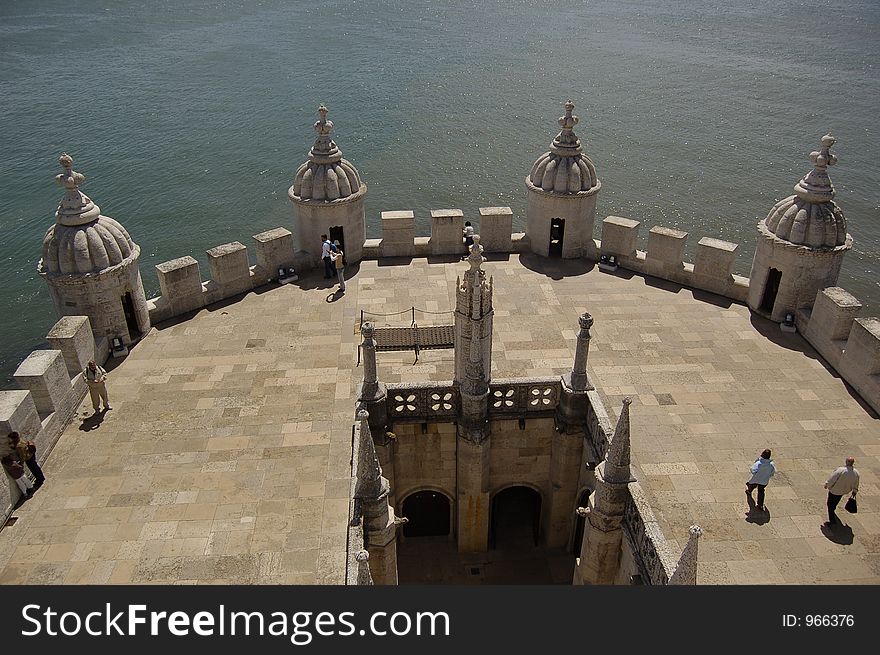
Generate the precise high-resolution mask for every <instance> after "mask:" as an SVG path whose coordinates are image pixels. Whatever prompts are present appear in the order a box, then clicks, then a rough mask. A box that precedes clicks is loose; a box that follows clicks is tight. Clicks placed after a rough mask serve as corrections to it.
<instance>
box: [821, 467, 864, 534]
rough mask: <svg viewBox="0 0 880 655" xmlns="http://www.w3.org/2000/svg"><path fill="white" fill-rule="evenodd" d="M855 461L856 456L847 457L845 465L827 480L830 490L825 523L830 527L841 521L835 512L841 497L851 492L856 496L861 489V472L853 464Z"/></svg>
mask: <svg viewBox="0 0 880 655" xmlns="http://www.w3.org/2000/svg"><path fill="white" fill-rule="evenodd" d="M855 463H856V460H855V457H847V458H846V463H845V465H844V466H841V467H840V468H838V469H835V470H834V472H833V473H832V474H831V477H829V478H828V479H827V480H826V481H825V488H826V489H827V490H828V521H826V523H825V525H827V526H829V527H831V526H832V525H835V524H837V523H840V519H839V518H837V514H835V513H834V510H836V509H837V505H838V504H839V503H840V499H841V498H843V497H844V496H845V495H846V494H851V495H852V497H853V498H855V497H856V494H857V493H858V491H859V472H858V470H856V468H855V466H853V465H854V464H855Z"/></svg>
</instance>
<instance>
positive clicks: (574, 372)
mask: <svg viewBox="0 0 880 655" xmlns="http://www.w3.org/2000/svg"><path fill="white" fill-rule="evenodd" d="M578 325H579V326H580V328H581V329H580V331H579V332H578V335H577V343H576V345H575V351H574V364H572V367H571V372H570V373H568V374H567V375H564V376H562V380H563V383H564V384H565V385H566V386H567V387H569V388H570V389H571V390H573V391H586V390H588V389H589V390H592V389H593V388H594V387H593V385H591V384H590V379H589V377H588V376H587V356H588V354H589V348H590V328H591V327H592V326H593V317H592V316H590V315H589V314H588V313H587V312H584V313H583V314H581V315H580V316H578Z"/></svg>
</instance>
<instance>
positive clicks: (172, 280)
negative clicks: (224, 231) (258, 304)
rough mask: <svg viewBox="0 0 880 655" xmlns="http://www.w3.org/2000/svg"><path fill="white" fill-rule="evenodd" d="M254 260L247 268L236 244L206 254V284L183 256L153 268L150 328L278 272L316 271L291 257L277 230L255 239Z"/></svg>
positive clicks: (288, 238)
mask: <svg viewBox="0 0 880 655" xmlns="http://www.w3.org/2000/svg"><path fill="white" fill-rule="evenodd" d="M253 239H254V256H255V259H256V263H255V264H254V265H251V264H250V261H249V259H248V251H247V248H246V247H245V246H244V244H242V243H239V242H238V241H233V242H232V243H226V244H223V245H220V246H217V247H215V248H211V249H210V250H208V251H207V253H206V254H207V256H208V265H209V267H210V269H211V279H209V280H207V281H204V282H203V281H202V276H201V272H200V270H199V263H198V262H197V261H196V260H195V259H194V258H193V257H190V256H189V255H185V256H183V257H178V258H177V259H172V260H170V261H167V262H163V263H161V264H158V265H157V266H156V274H157V275H158V277H159V287H160V289H161V295H160V296H157V297H156V298H152V299H150V300H148V301H147V307H148V308H149V311H150V321H151V322H152V323H153V324H154V325H155V324H157V323H160V322H161V321H165V320H168V319H170V318H173V317H175V316H180V315H181V314H186V313H187V312H191V311H195V310H198V309H201V308H202V307H206V306H207V305H210V304H212V303H215V302H218V301H220V300H224V299H226V298H231V297H234V296H238V295H241V294H243V293H247V292H248V291H250V290H251V289H254V288H256V287H259V286H262V285H264V284H267V283H269V282H271V281H273V280H277V279H279V268H284V269H285V270H287V269H290V268H294V269H295V270H297V271H302V270H307V269H310V268H314V267H316V266H317V265H318V264H319V263H320V260H319V261H318V262H314V261H312V259H313V258H312V257H311V256H308V255H306V254H305V253H295V252H294V249H293V234H292V233H291V232H290V230H287V229H285V228H282V227H279V228H275V229H274V230H269V231H267V232H262V233H260V234H256V235H254V237H253Z"/></svg>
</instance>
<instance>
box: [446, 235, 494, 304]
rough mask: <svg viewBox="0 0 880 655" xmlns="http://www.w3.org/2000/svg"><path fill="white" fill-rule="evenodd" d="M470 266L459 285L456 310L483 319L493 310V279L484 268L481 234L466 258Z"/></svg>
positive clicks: (476, 237)
mask: <svg viewBox="0 0 880 655" xmlns="http://www.w3.org/2000/svg"><path fill="white" fill-rule="evenodd" d="M466 261H467V263H468V264H469V265H470V268H469V269H468V270H467V271H465V274H464V280H461V281H460V282H459V283H458V284H457V285H456V288H457V293H456V307H455V310H456V311H457V312H460V313H461V314H464V315H465V316H467V317H468V318H471V319H477V320H478V319H481V318H483V317H484V316H486V315H487V314H488V313H490V312H491V311H492V280H491V278H489V279H488V280H487V279H486V271H484V270H483V262H485V261H486V258H485V257H483V246H481V245H480V235H479V234H475V235H474V243H473V245H472V246H471V248H470V255H468V257H467V259H466Z"/></svg>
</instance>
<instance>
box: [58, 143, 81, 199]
mask: <svg viewBox="0 0 880 655" xmlns="http://www.w3.org/2000/svg"><path fill="white" fill-rule="evenodd" d="M58 163H59V164H61V167H62V168H63V169H64V172H63V173H59V174H58V175H56V176H55V181H56V182H57V183H58V184H59V185H61V186H63V187H64V188H65V189H69V190H71V191H73V190H76V189H79V185H80V184H82V183H83V182H85V181H86V176H85V175H83V174H82V173H77V172H76V171H75V170H73V157H71V156H70V155H68V154H67V153H66V152H64V153H61V156H60V157H59V158H58Z"/></svg>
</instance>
